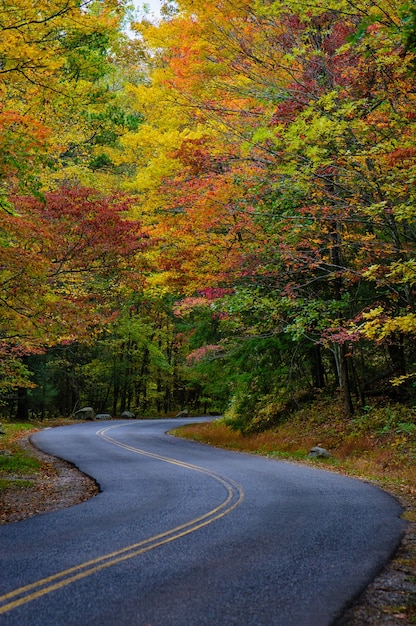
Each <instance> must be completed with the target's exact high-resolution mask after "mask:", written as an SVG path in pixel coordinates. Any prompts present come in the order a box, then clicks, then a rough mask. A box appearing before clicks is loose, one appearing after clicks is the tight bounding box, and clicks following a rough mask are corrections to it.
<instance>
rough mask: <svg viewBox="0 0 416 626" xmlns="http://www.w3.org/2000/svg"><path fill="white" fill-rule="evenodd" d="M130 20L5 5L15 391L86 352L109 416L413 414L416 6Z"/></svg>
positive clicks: (84, 7) (218, 12) (245, 420)
mask: <svg viewBox="0 0 416 626" xmlns="http://www.w3.org/2000/svg"><path fill="white" fill-rule="evenodd" d="M126 9H127V7H126V6H124V3H122V2H116V1H105V2H83V3H80V2H63V1H61V2H58V1H57V2H53V3H40V4H38V6H37V7H36V11H35V10H34V9H33V8H31V7H30V6H29V4H28V3H26V2H25V1H24V0H21V2H19V3H13V5H12V6H8V3H4V4H3V9H2V12H3V13H4V15H3V14H0V18H1V19H0V24H1V31H2V36H3V39H2V43H1V46H2V47H1V48H0V59H2V61H1V77H0V78H1V80H2V83H1V86H0V89H1V94H2V105H1V109H0V128H1V134H0V141H1V142H2V143H1V145H2V147H3V148H4V149H3V150H2V157H1V159H2V160H1V162H0V175H1V178H2V185H3V186H2V196H1V201H2V207H3V213H2V220H3V225H2V232H4V234H3V235H2V241H1V250H0V254H1V255H2V264H1V267H2V270H1V272H2V273H1V276H0V279H1V281H2V286H3V291H4V298H3V299H2V320H3V323H2V325H3V337H2V342H3V343H2V346H3V347H2V350H3V354H4V364H5V365H4V368H5V370H4V371H5V376H4V379H5V380H8V381H10V380H12V379H13V375H12V374H11V372H12V370H13V368H14V370H13V371H14V372H15V375H14V380H15V383H14V386H19V385H21V384H23V383H22V381H23V382H24V378H23V379H22V376H21V374H22V369H21V367H22V357H24V356H25V355H26V357H27V356H28V355H30V354H33V353H35V352H38V351H39V350H49V349H52V348H54V349H56V346H58V345H62V343H63V342H65V345H66V344H67V342H69V344H71V345H75V344H76V345H79V344H83V345H84V344H85V343H89V344H90V346H91V350H92V352H91V353H90V356H89V357H88V358H91V361H90V362H89V368H90V369H89V375H90V376H93V377H94V376H96V380H97V381H98V380H99V381H101V382H100V384H102V388H103V389H107V392H106V393H107V395H106V394H105V393H104V392H103V394H102V398H101V400H100V402H101V403H102V404H103V405H105V403H106V402H107V404H109V405H111V408H112V410H113V412H114V414H116V413H117V412H119V410H120V409H124V408H126V407H128V408H131V407H133V408H134V409H135V410H139V411H141V412H146V411H151V410H153V411H155V412H163V411H167V412H169V411H173V410H175V409H178V408H181V407H183V405H184V404H188V405H189V406H193V407H194V410H220V411H222V410H224V409H226V408H227V407H228V408H227V410H228V412H229V414H230V415H232V416H234V418H235V420H236V423H238V424H240V426H241V427H242V428H246V427H254V426H253V424H255V425H256V427H260V426H259V424H260V425H261V424H267V423H269V422H270V421H273V420H278V419H280V417H281V416H283V415H286V413H287V412H288V411H289V412H290V407H293V406H294V403H295V404H296V403H299V402H301V401H302V398H303V397H309V396H310V395H311V394H312V395H313V394H316V393H319V392H320V391H319V390H321V391H322V390H323V389H330V390H336V389H338V390H339V391H340V392H341V394H342V397H343V401H344V409H345V414H346V415H351V414H352V413H353V412H354V410H355V408H356V407H357V406H359V405H361V406H365V404H366V402H367V398H368V396H369V395H371V394H374V393H378V394H379V393H386V394H394V393H396V392H397V390H400V391H399V392H400V393H401V398H402V399H403V400H404V401H412V398H413V396H414V392H413V382H414V372H415V361H416V353H415V348H414V338H415V334H416V311H415V282H416V261H415V258H414V250H415V243H416V227H415V223H416V221H415V217H416V215H415V196H416V187H415V184H416V183H415V181H416V159H415V156H416V148H415V145H416V142H415V139H416V114H415V110H416V106H415V105H416V102H415V100H416V95H415V93H416V91H415V73H414V70H415V46H414V39H415V27H414V26H415V15H414V9H413V7H412V6H411V5H409V4H408V3H405V2H402V3H391V2H389V1H387V0H386V1H384V0H382V1H381V2H373V0H359V2H351V1H350V0H342V1H341V2H339V1H338V2H331V1H329V2H325V3H322V2H316V3H315V4H312V5H311V4H308V5H305V4H303V3H299V2H297V0H289V1H288V2H285V3H281V2H264V1H262V0H261V1H258V2H254V3H253V2H248V1H247V0H230V1H227V2H214V3H210V4H208V5H207V4H206V3H204V2H200V1H199V0H192V1H191V0H178V1H177V2H175V3H173V2H170V1H167V2H165V3H164V5H163V11H162V17H161V19H160V20H159V21H158V22H157V23H153V22H151V21H149V20H148V19H146V18H144V19H142V20H141V21H137V22H135V23H134V26H133V27H134V29H135V31H136V33H137V34H136V37H135V38H133V39H130V40H129V39H128V38H127V37H126V35H124V34H123V31H122V28H123V23H125V22H123V19H124V20H125V15H126V13H125V11H126ZM123 16H124V17H123ZM18 42H19V46H18V45H17V43H18ZM23 44H24V45H23ZM97 190H99V191H97ZM29 285H30V289H29V290H28V289H27V287H28V286H29ZM86 303H89V304H88V305H87V304H86ZM76 311H81V312H82V315H79V316H78V317H77V315H76V314H75V313H76ZM105 328H107V331H104V329H105ZM106 333H107V334H106ZM110 336H111V342H113V344H111V342H110V343H109V341H110ZM110 345H113V346H116V345H117V346H118V347H117V350H116V352H117V354H118V355H119V356H118V363H117V367H116V366H115V364H113V365H111V366H110V361H109V352H108V350H109V346H110ZM94 351H95V352H94ZM97 351H98V352H97ZM86 353H87V351H86ZM98 354H100V357H98V356H97V355H98ZM55 358H56V357H53V358H52V360H51V362H54V359H55ZM100 360H101V364H103V363H107V366H106V367H107V369H106V371H107V373H106V374H105V373H104V372H103V370H102V368H101V369H100V366H99V361H100ZM123 363H124V365H123ZM93 364H94V365H93ZM84 365H85V366H87V365H88V363H85V364H84ZM7 368H8V369H7ZM10 368H12V369H10ZM84 371H86V370H85V368H84ZM19 372H20V373H19ZM116 380H117V382H115V381H116ZM111 381H113V382H111ZM35 382H36V381H35ZM4 384H5V388H8V387H10V384H9V385H8V384H6V383H4ZM26 384H29V381H27V383H26ZM36 384H39V383H36ZM11 386H12V387H13V385H11ZM110 389H111V393H110V391H108V390H110ZM121 389H123V391H121ZM33 393H34V392H33ZM74 393H75V392H74ZM109 394H110V395H111V398H112V399H111V400H110V399H109V398H110V396H109ZM75 396H76V393H75ZM122 398H123V399H122ZM82 399H85V401H87V400H88V398H87V397H86V396H82ZM77 400H79V401H81V399H80V397H79V394H78V397H77ZM253 416H254V420H253Z"/></svg>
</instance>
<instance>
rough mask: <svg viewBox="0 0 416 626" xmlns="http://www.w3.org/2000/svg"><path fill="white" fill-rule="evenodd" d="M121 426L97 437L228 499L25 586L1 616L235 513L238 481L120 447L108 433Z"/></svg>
mask: <svg viewBox="0 0 416 626" xmlns="http://www.w3.org/2000/svg"><path fill="white" fill-rule="evenodd" d="M122 426H126V424H116V425H115V426H109V427H108V428H103V429H102V430H99V431H98V432H97V435H98V436H100V437H102V438H103V439H105V440H106V441H108V442H109V443H111V444H113V445H115V446H118V447H120V448H123V449H125V450H129V451H130V452H133V453H135V454H140V455H142V456H147V457H150V458H152V459H157V460H159V461H162V462H164V463H170V464H171V465H177V466H179V467H183V468H185V469H189V470H192V471H195V472H200V473H201V474H205V475H206V476H210V477H211V478H213V479H214V480H216V481H217V482H219V483H220V484H221V485H223V486H224V487H225V490H226V493H227V497H226V499H225V500H224V501H223V502H222V503H221V504H219V505H218V506H216V507H215V508H214V509H211V510H210V511H208V512H207V513H205V514H203V515H201V516H199V517H196V518H194V519H192V520H190V521H189V522H185V523H184V524H181V525H180V526H176V527H175V528H171V529H170V530H167V531H165V532H163V533H160V534H158V535H154V536H153V537H149V538H148V539H144V540H142V541H139V542H138V543H134V544H132V545H130V546H127V547H125V548H121V549H120V550H116V551H115V552H109V553H108V554H104V555H103V556H100V557H97V558H95V559H91V560H90V561H85V562H84V563H80V564H79V565H76V566H74V567H70V568H68V569H66V570H62V571H61V572H57V573H56V574H52V575H51V576H47V577H46V578H42V579H40V580H37V581H35V582H33V583H30V584H29V585H25V586H23V587H19V588H18V589H14V590H13V591H10V592H8V593H5V594H4V595H2V596H0V615H2V614H3V613H7V612H8V611H11V610H13V609H15V608H17V607H19V606H22V605H23V604H26V603H28V602H32V601H33V600H36V599H37V598H40V597H42V596H44V595H46V594H48V593H51V592H52V591H56V590H58V589H62V588H63V587H66V586H67V585H70V584H72V583H74V582H76V581H78V580H81V579H82V578H86V577H87V576H91V575H92V574H96V573H97V572H100V571H101V570H103V569H106V568H108V567H112V566H113V565H117V564H118V563H121V562H122V561H127V560H128V559H132V558H134V557H136V556H139V555H140V554H143V553H144V552H148V551H149V550H153V549H154V548H157V547H159V546H163V545H164V544H167V543H170V542H171V541H174V540H175V539H179V538H180V537H183V536H185V535H189V534H190V533H193V532H195V531H196V530H199V529H200V528H203V527H204V526H207V525H208V524H212V522H215V521H216V520H218V519H220V518H222V517H224V516H225V515H227V514H228V513H230V512H231V511H232V510H234V509H235V508H236V507H237V506H238V505H239V504H241V502H242V501H243V499H244V492H243V489H242V487H241V486H240V485H239V484H238V483H236V482H235V481H233V480H231V479H229V478H224V477H223V476H220V475H219V474H216V473H215V472H212V471H210V470H207V469H204V468H203V467H199V466H198V465H192V464H191V463H184V462H183V461H179V460H177V459H172V458H169V457H166V456H161V455H159V454H154V453H151V452H147V451H146V450H141V449H139V448H135V447H133V446H130V445H127V444H124V443H121V442H120V441H117V440H116V439H113V438H112V437H111V436H109V435H108V434H107V433H108V432H109V431H111V430H114V429H116V428H121V427H122Z"/></svg>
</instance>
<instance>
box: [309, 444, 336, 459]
mask: <svg viewBox="0 0 416 626" xmlns="http://www.w3.org/2000/svg"><path fill="white" fill-rule="evenodd" d="M308 456H309V457H312V458H313V457H315V458H323V459H329V458H331V457H332V454H331V453H330V452H328V450H325V448H321V447H320V446H315V447H314V448H312V449H311V450H310V451H309V454H308Z"/></svg>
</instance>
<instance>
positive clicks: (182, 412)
mask: <svg viewBox="0 0 416 626" xmlns="http://www.w3.org/2000/svg"><path fill="white" fill-rule="evenodd" d="M188 415H189V411H188V409H184V410H183V411H179V413H178V414H177V415H175V417H188Z"/></svg>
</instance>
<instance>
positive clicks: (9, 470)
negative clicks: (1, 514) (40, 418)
mask: <svg viewBox="0 0 416 626" xmlns="http://www.w3.org/2000/svg"><path fill="white" fill-rule="evenodd" d="M65 423H70V422H68V421H67V420H55V421H53V422H51V423H48V424H46V423H45V422H30V423H15V422H11V423H8V422H6V423H4V422H3V423H2V425H1V428H0V430H1V431H3V434H0V493H1V492H3V491H6V490H8V491H13V490H15V491H22V490H25V489H30V488H32V487H33V486H34V484H35V483H36V481H37V479H38V477H39V476H40V475H42V474H43V475H44V474H45V473H48V472H50V471H51V467H50V464H48V463H46V462H42V461H41V460H39V459H38V458H36V457H35V456H34V455H33V454H31V453H30V451H28V450H23V449H22V448H21V447H20V446H19V440H20V439H21V438H22V437H23V436H25V435H31V434H32V433H34V432H36V431H37V430H39V428H45V426H47V425H54V426H59V425H63V424H65Z"/></svg>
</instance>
